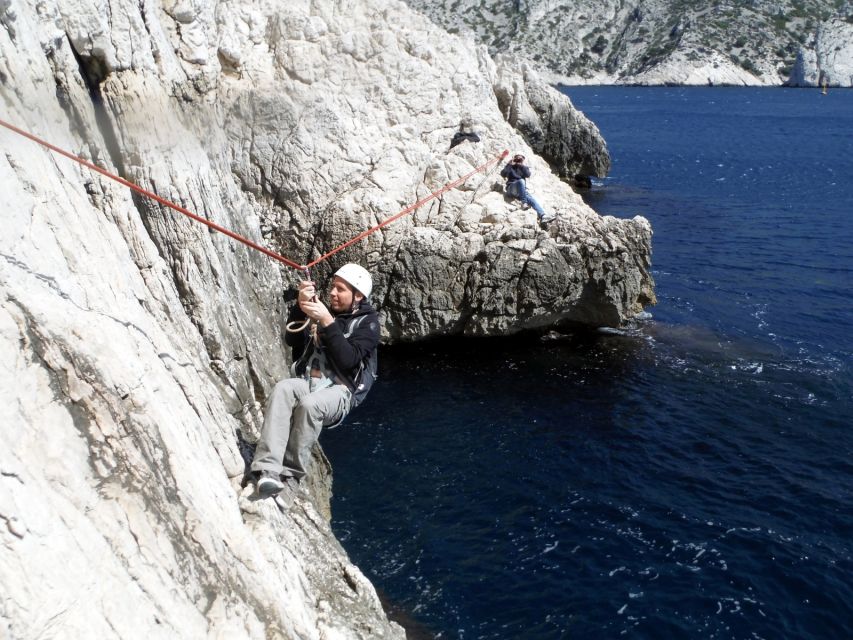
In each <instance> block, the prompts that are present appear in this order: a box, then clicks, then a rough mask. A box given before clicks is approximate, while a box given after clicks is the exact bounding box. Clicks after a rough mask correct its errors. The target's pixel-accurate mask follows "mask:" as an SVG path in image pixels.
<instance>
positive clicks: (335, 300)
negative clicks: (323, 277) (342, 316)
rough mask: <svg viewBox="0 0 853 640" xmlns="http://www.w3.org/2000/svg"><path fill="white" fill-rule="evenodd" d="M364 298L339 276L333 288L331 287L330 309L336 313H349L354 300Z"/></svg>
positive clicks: (333, 283) (333, 282) (333, 281)
mask: <svg viewBox="0 0 853 640" xmlns="http://www.w3.org/2000/svg"><path fill="white" fill-rule="evenodd" d="M363 297H364V296H362V295H361V294H360V293H358V292H356V291H355V290H354V289H353V288H352V287H351V286H349V285H348V284H347V283H346V282H344V281H343V280H341V279H340V278H339V277H338V276H335V278H334V279H333V280H332V286H331V287H329V307H330V308H331V309H332V311H333V312H334V313H344V312H346V311H349V310H350V308H352V302H353V299H355V300H361V299H362V298H363Z"/></svg>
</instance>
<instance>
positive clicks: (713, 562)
mask: <svg viewBox="0 0 853 640" xmlns="http://www.w3.org/2000/svg"><path fill="white" fill-rule="evenodd" d="M567 93H568V94H569V95H570V97H571V99H572V100H573V101H574V103H575V104H576V105H577V106H578V107H579V108H581V109H582V110H583V111H584V112H585V113H586V114H587V115H588V116H589V117H590V118H591V119H592V120H593V121H594V122H596V123H597V125H598V126H599V128H600V129H601V131H602V133H603V135H604V137H605V139H606V140H607V141H608V146H609V149H610V151H611V155H612V157H613V169H612V172H611V175H610V176H609V177H608V178H606V179H605V180H600V181H597V182H596V184H595V185H594V188H593V189H592V190H591V191H590V192H589V193H588V194H587V195H586V196H585V197H586V199H587V201H588V202H589V203H590V204H591V206H593V207H594V208H595V209H596V210H597V211H599V212H600V213H602V214H609V215H615V216H618V217H631V216H634V215H636V214H641V215H644V216H645V217H647V218H648V219H649V220H650V221H651V223H652V226H653V229H654V234H655V235H654V240H653V245H654V254H653V270H654V271H653V273H654V277H655V280H656V285H657V287H656V289H657V295H658V298H659V304H658V306H656V307H654V308H652V309H650V311H651V313H652V319H650V320H647V321H645V322H643V323H641V324H639V325H638V326H636V327H632V328H629V329H628V330H626V331H624V332H621V333H604V334H594V335H574V336H566V337H561V338H554V337H551V338H546V339H540V338H538V337H529V338H521V339H514V340H497V339H495V340H482V341H479V340H478V341H450V342H436V343H429V344H426V345H415V346H407V347H397V348H390V349H385V350H384V351H383V352H382V353H381V375H382V377H381V379H380V381H379V383H378V384H377V385H376V386H375V387H374V390H373V391H372V393H371V397H370V398H369V399H368V401H367V402H366V404H365V405H363V406H362V407H361V408H359V409H358V410H357V412H355V413H353V414H352V416H351V417H350V419H349V421H348V424H347V425H346V426H344V427H342V428H340V429H338V430H334V431H330V432H328V433H324V435H323V437H322V443H323V445H324V448H325V451H326V453H327V455H328V456H329V458H330V459H331V461H332V464H333V467H334V473H335V485H334V490H335V496H334V499H333V504H332V509H333V518H334V520H333V527H334V529H335V531H336V533H337V534H338V536H339V537H340V539H341V540H342V542H343V544H344V546H345V548H346V549H347V551H348V553H349V554H350V556H351V557H352V559H353V561H354V562H356V563H357V564H358V565H359V566H360V567H361V568H362V569H363V570H364V571H365V573H366V574H367V575H368V576H369V577H370V578H371V579H372V580H373V581H374V584H376V585H377V587H378V588H379V589H380V590H381V591H382V592H383V593H384V595H385V597H386V598H387V599H388V601H389V602H391V603H393V605H394V607H399V608H400V609H402V610H404V611H405V612H407V614H408V616H409V624H410V625H411V629H412V636H413V637H439V638H464V639H473V638H495V639H498V638H500V639H516V638H517V639H531V638H534V639H538V638H615V637H621V636H623V635H625V636H627V637H633V638H767V639H771V638H772V639H775V638H797V639H817V638H821V639H823V638H848V637H853V490H852V489H851V487H853V402H851V395H853V370H852V369H853V368H851V363H853V357H851V356H853V311H851V301H853V248H852V247H853V219H851V216H853V91H840V90H839V91H831V92H830V93H829V94H828V95H827V96H822V95H820V93H819V92H818V91H816V90H781V89H772V90H771V89H731V88H729V89H724V88H696V89H683V88H678V89H668V88H592V87H588V88H582V89H580V88H571V89H567Z"/></svg>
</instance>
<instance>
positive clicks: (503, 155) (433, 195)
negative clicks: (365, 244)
mask: <svg viewBox="0 0 853 640" xmlns="http://www.w3.org/2000/svg"><path fill="white" fill-rule="evenodd" d="M508 155H509V151H507V150H506V149H504V151H503V153H501V155H499V156H498V157H497V158H492V159H491V160H489V161H488V162H486V163H485V164H481V165H480V166H479V167H477V168H476V169H474V170H473V171H471V172H470V173H466V174H465V175H464V176H462V177H461V178H457V179H456V180H454V181H453V182H448V183H447V184H446V185H444V186H443V187H442V188H441V189H439V190H438V191H433V192H432V193H431V194H429V195H428V196H427V197H426V198H423V199H422V200H418V201H417V202H416V203H415V204H413V205H410V206H408V207H406V208H405V209H403V210H402V211H400V212H399V213H395V214H394V215H393V216H391V217H390V218H385V220H383V221H382V222H380V223H379V224H377V225H376V226H374V227H370V229H368V230H367V231H362V232H361V233H360V234H358V235H357V236H356V237H355V238H353V239H352V240H347V241H346V242H344V243H343V244H342V245H340V246H338V247H335V248H334V249H332V250H331V251H329V252H328V253H324V254H323V255H322V256H320V257H319V258H317V259H316V260H314V261H313V262H309V263H308V265H307V267H308V268H311V267H313V266H314V265H316V264H317V263H318V262H322V261H323V260H325V259H326V258H328V257H329V256H333V255H335V254H336V253H337V252H338V251H342V250H343V249H346V248H347V247H348V246H350V245H351V244H355V243H356V242H358V241H359V240H363V239H364V238H366V237H367V236H369V235H370V234H371V233H373V232H374V231H378V230H379V229H381V228H382V227H385V226H387V225H389V224H391V223H392V222H394V221H395V220H398V219H399V218H402V217H403V216H405V215H407V214H409V213H411V212H412V211H414V210H415V209H418V208H420V207H422V206H423V205H424V204H426V203H427V202H429V201H430V200H432V199H433V198H437V197H438V196H440V195H441V194H442V193H445V192H447V191H450V190H451V189H454V188H455V187H458V186H459V185H460V184H462V183H463V182H465V181H466V180H467V179H468V178H470V177H471V176H473V175H474V174H476V173H479V172H480V171H482V170H483V169H485V168H486V167H488V166H489V165H490V164H492V163H498V162H500V161H501V160H503V159H504V158H506V157H507V156H508Z"/></svg>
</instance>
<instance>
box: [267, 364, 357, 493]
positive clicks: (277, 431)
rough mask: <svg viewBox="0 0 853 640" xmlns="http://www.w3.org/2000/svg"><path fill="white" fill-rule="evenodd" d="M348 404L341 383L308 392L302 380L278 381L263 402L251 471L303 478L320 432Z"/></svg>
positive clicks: (347, 393)
mask: <svg viewBox="0 0 853 640" xmlns="http://www.w3.org/2000/svg"><path fill="white" fill-rule="evenodd" d="M351 404H352V394H351V393H350V390H349V389H347V388H346V387H345V386H344V385H342V384H335V385H332V386H330V387H326V388H325V389H320V390H319V391H313V392H312V391H311V386H310V384H309V382H308V381H307V380H303V379H302V378H288V379H287V380H281V381H280V382H279V383H278V384H276V385H275V388H274V389H273V392H272V395H271V396H270V398H269V401H268V402H267V406H266V411H265V412H264V428H263V430H262V431H261V437H260V439H259V440H258V446H257V448H256V449H255V459H254V460H253V461H252V471H269V472H271V473H273V474H279V475H282V476H293V477H295V478H301V477H303V476H304V475H305V473H306V471H305V469H306V467H307V465H308V461H309V460H310V459H311V449H312V447H313V446H314V443H315V442H317V439H318V438H319V437H320V431H321V430H322V429H323V427H328V426H329V425H333V424H336V423H337V422H340V421H341V420H342V419H343V418H344V416H346V414H347V413H348V412H349V410H350V405H351ZM282 461H284V464H282Z"/></svg>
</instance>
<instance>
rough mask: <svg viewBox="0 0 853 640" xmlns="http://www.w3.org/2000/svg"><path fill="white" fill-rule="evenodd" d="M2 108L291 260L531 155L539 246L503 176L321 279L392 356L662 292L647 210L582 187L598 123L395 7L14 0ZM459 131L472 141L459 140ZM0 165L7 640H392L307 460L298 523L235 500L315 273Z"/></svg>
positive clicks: (424, 212) (2, 20) (131, 201)
mask: <svg viewBox="0 0 853 640" xmlns="http://www.w3.org/2000/svg"><path fill="white" fill-rule="evenodd" d="M0 118H2V119H3V120H5V121H10V122H11V123H12V124H14V125H16V126H18V127H21V128H23V129H25V130H28V131H30V132H32V133H34V134H36V135H38V136H40V137H43V138H45V139H47V140H48V141H50V142H51V143H53V144H55V145H57V146H59V147H61V148H63V149H67V150H68V151H70V152H72V153H74V154H76V155H79V156H82V157H83V158H85V159H87V160H89V161H92V162H94V163H96V164H98V165H101V166H103V167H105V168H106V169H108V170H110V171H112V172H115V173H117V174H120V175H121V176H123V177H125V178H127V179H128V180H131V181H134V182H137V183H139V184H140V185H141V186H143V187H144V188H146V189H149V190H151V191H154V192H156V193H157V194H159V195H160V196H163V197H165V198H169V199H171V200H174V201H176V202H177V203H178V204H179V205H181V206H184V207H186V208H188V209H190V210H192V211H195V212H196V213H197V214H199V215H202V216H205V217H207V218H209V219H210V220H212V221H214V222H216V223H218V224H220V225H223V226H225V227H228V228H230V229H233V230H234V231H236V232H238V233H240V234H242V235H244V236H247V237H249V238H250V239H252V240H253V241H255V242H257V243H260V244H262V245H264V246H267V247H270V248H271V249H273V250H275V251H278V252H280V253H282V254H284V255H285V256H288V257H290V258H292V259H294V260H296V261H298V262H299V263H300V264H301V263H303V262H307V261H309V260H310V259H312V258H315V257H318V256H319V255H320V254H322V253H323V252H324V251H326V250H328V249H330V248H332V247H334V246H336V245H337V244H339V243H341V242H343V241H344V240H348V239H350V238H351V237H353V236H354V235H356V234H357V233H359V232H361V231H363V230H364V229H366V228H368V227H370V226H371V225H374V224H376V223H377V222H378V221H379V220H382V219H384V218H386V217H388V216H390V215H391V214H394V213H396V212H397V211H399V210H400V209H402V208H403V207H405V206H407V205H410V204H412V203H413V202H414V201H415V200H417V199H418V198H421V197H423V196H426V195H427V194H429V193H430V192H432V191H434V190H436V189H439V188H440V187H441V186H442V185H444V184H446V183H447V182H449V181H451V180H454V179H455V178H458V177H459V176H461V175H464V174H466V173H468V172H470V171H472V170H473V169H474V168H475V167H478V166H480V165H482V164H483V163H484V162H486V161H487V160H490V159H494V158H496V157H497V155H498V154H499V153H501V152H502V151H503V150H504V149H508V150H511V151H512V152H521V153H524V154H525V155H527V156H528V159H529V162H530V165H531V166H532V167H533V172H534V174H533V178H532V179H531V181H530V187H531V189H533V190H534V191H535V193H536V195H537V196H538V197H539V199H540V200H541V201H542V202H543V203H544V204H545V205H546V206H547V208H548V209H549V211H552V212H555V213H556V214H557V220H556V221H555V222H554V223H552V224H551V225H550V226H549V227H548V228H547V229H543V228H540V227H539V226H538V225H537V223H536V221H535V218H534V214H533V212H531V211H525V210H523V209H521V208H520V207H519V206H518V203H517V202H513V201H510V200H508V199H506V198H505V197H504V195H503V194H502V193H501V192H500V188H499V186H498V189H495V188H494V186H495V183H498V185H499V183H500V182H501V181H500V180H499V179H498V178H496V173H495V172H494V171H492V172H491V173H490V174H487V175H484V174H477V175H476V176H474V177H473V178H472V179H470V180H469V181H468V182H466V183H465V184H464V185H462V186H461V187H460V188H458V189H454V190H452V191H449V192H447V193H445V194H443V195H442V197H440V198H436V199H435V200H433V201H431V202H430V203H429V205H428V206H424V207H423V208H421V209H419V210H418V211H417V212H416V213H415V214H413V215H411V216H409V217H407V218H405V219H403V220H401V221H400V222H398V223H396V224H394V225H391V226H389V227H387V228H386V229H383V230H382V231H381V232H379V233H376V234H374V235H372V236H370V238H369V239H368V240H365V241H364V242H361V243H359V244H357V245H355V246H354V247H352V248H350V249H348V250H347V251H346V252H345V253H343V254H341V255H338V256H336V257H335V258H334V259H333V260H330V261H329V262H325V263H322V264H321V265H320V266H319V267H318V268H317V269H315V270H314V272H313V274H312V275H313V276H314V277H315V278H318V279H319V280H320V281H321V282H323V281H326V280H327V279H328V277H329V275H330V272H331V271H332V270H333V269H334V268H335V267H336V266H338V265H340V264H341V263H342V262H344V261H348V260H357V261H359V262H361V263H362V264H364V265H365V266H367V267H368V268H370V270H371V271H372V272H373V273H374V274H375V279H376V286H375V288H374V291H375V295H374V298H375V302H376V304H377V306H378V307H379V308H380V309H381V310H382V314H383V315H382V323H383V339H384V340H385V341H386V342H393V341H402V340H418V339H421V338H424V337H426V336H433V335H452V334H464V335H490V334H511V333H515V332H518V331H522V330H524V329H536V328H546V327H550V326H552V325H554V324H555V323H557V322H560V321H574V322H581V323H585V324H588V325H592V326H600V325H603V324H606V325H615V324H619V323H621V322H624V321H625V320H627V319H628V318H630V317H631V316H633V315H634V314H636V313H638V312H639V311H640V310H642V308H643V307H644V306H645V305H648V304H651V303H652V302H653V301H654V291H653V281H652V277H651V275H650V254H651V227H650V225H649V223H648V221H646V220H645V219H643V218H641V217H636V218H633V219H624V220H621V219H615V218H611V217H601V216H598V215H597V214H596V213H595V212H594V211H592V210H591V209H590V208H589V207H587V206H586V205H585V204H584V203H583V201H582V199H581V198H580V196H578V195H577V194H575V193H574V192H573V191H572V189H571V187H570V186H569V185H568V184H566V182H565V180H566V179H570V178H571V177H572V176H573V175H574V174H576V173H578V172H582V173H592V174H596V175H604V174H605V173H606V172H607V170H608V168H609V162H610V159H609V156H608V154H607V150H606V146H605V144H604V141H603V140H602V139H601V136H600V135H599V133H598V130H597V129H596V128H595V126H594V124H592V123H591V122H589V121H588V120H587V119H586V118H585V117H584V116H583V114H580V113H579V112H577V111H576V110H575V109H574V108H573V107H572V105H571V103H570V102H569V100H568V99H567V98H565V96H562V95H560V94H559V93H558V92H557V91H555V90H554V89H552V88H551V87H550V86H548V85H547V84H546V83H544V82H542V81H541V80H540V79H539V78H538V76H537V74H536V73H535V72H534V71H533V70H532V69H530V68H529V67H527V66H525V65H523V64H520V63H519V62H518V61H516V60H514V59H500V60H494V59H492V58H491V57H490V56H489V55H488V53H487V52H486V51H485V48H484V47H479V46H474V45H473V44H472V43H470V42H469V41H467V40H465V39H461V38H458V37H455V36H450V35H448V34H447V33H446V32H445V31H443V30H442V29H440V28H438V27H436V26H435V25H433V24H432V23H431V22H429V21H428V20H427V19H426V18H424V17H423V16H422V15H420V14H416V13H415V12H413V11H412V10H411V9H410V8H409V7H407V6H406V5H404V4H402V3H399V2H392V1H390V0H352V1H349V2H346V3H341V2H338V1H337V0H311V1H308V0H294V1H292V2H286V3H285V2H280V3H279V2H270V1H268V0H257V1H253V0H220V1H217V2H214V1H213V0H193V1H187V2H184V1H182V0H178V1H176V0H164V1H163V2H162V3H160V2H155V1H151V0H144V1H139V0H111V1H110V2H102V1H100V0H44V1H42V2H38V3H35V2H31V1H30V0H0ZM463 119H468V120H471V126H472V127H473V128H474V129H475V130H476V131H477V132H478V133H479V135H480V138H481V142H479V143H472V142H465V143H463V144H462V145H459V146H458V147H455V148H454V149H453V150H450V149H449V142H450V139H451V136H452V135H453V133H454V132H455V131H456V130H457V128H458V127H459V124H460V121H461V120H463ZM0 149H2V153H0V184H2V189H0V219H1V220H2V227H3V228H2V233H0V354H1V355H2V357H0V435H2V446H0V585H2V598H0V637H2V638H4V639H5V638H10V639H13V640H19V639H21V640H23V639H30V638H40V637H44V638H98V639H106V638H122V639H124V640H127V639H133V638H144V639H146V640H149V639H155V638H168V639H169V640H172V639H174V638H193V639H195V638H206V637H210V638H268V639H272V638H298V639H313V640H320V639H331V638H335V639H373V638H401V637H402V636H403V630H402V629H401V628H400V627H399V626H397V625H396V624H394V623H392V622H389V620H388V619H387V618H386V616H385V613H384V611H383V610H382V607H381V606H380V603H379V599H378V597H377V594H376V592H375V590H374V588H373V586H372V585H371V584H370V583H369V582H368V580H367V579H366V578H365V577H364V576H363V575H362V574H361V572H360V571H359V570H358V568H357V567H355V566H353V565H352V563H351V562H350V561H349V559H348V558H347V555H346V553H345V552H344V550H343V549H342V548H341V546H340V544H338V542H337V540H336V539H335V538H334V536H333V535H332V532H331V529H330V527H329V523H328V518H329V494H330V482H331V480H330V473H329V465H328V462H327V461H326V460H325V458H324V457H323V455H322V452H321V451H320V450H319V449H316V450H315V465H314V469H313V471H312V472H311V474H310V477H311V479H312V482H311V484H310V486H309V491H308V492H307V493H306V494H305V495H302V496H300V497H299V498H298V499H296V500H295V502H294V503H293V504H292V505H291V506H290V507H289V508H285V509H283V510H280V509H279V508H277V507H276V505H275V504H273V502H272V501H270V500H266V501H262V502H257V501H252V500H251V497H250V492H249V491H247V490H244V489H242V488H241V486H240V484H241V477H242V472H243V468H244V464H243V459H242V458H241V456H240V454H239V449H238V438H237V433H238V430H239V431H240V432H241V433H242V434H243V435H245V436H246V437H247V438H249V439H251V438H252V437H253V436H255V435H256V434H257V432H258V429H259V425H260V424H261V419H262V415H261V414H262V408H263V405H264V402H265V400H266V398H267V395H268V392H269V390H270V388H271V386H272V385H273V384H274V383H275V381H276V380H277V379H279V378H282V377H284V376H286V375H287V371H288V364H289V362H288V360H289V354H288V353H287V352H286V350H285V349H284V348H283V345H282V341H281V321H282V318H283V315H284V311H285V301H284V296H283V293H284V292H285V291H286V290H287V289H289V288H292V287H293V286H294V284H295V283H296V281H297V280H298V279H299V278H300V277H301V276H300V274H299V273H298V272H296V271H294V270H292V269H288V268H284V267H282V266H281V265H279V264H278V263H276V262H273V261H272V260H270V259H268V258H267V257H266V256H264V255H262V254H261V253H259V252H257V251H253V250H251V249H248V248H247V247H245V246H244V245H241V244H237V243H235V242H234V241H232V240H230V239H228V238H227V237H225V236H223V235H220V234H217V233H213V232H211V231H209V230H208V229H207V228H206V227H204V226H202V225H200V224H197V223H196V222H193V221H191V220H190V219H188V218H186V217H183V216H181V215H179V214H177V213H175V212H174V211H172V210H171V209H167V208H165V207H163V206H161V205H159V204H157V203H156V202H154V201H153V200H150V199H148V198H145V197H142V196H138V195H136V194H134V193H132V192H131V191H129V190H128V189H127V188H126V187H124V186H121V185H119V184H117V183H115V182H112V181H110V180H107V179H105V178H103V177H102V176H101V175H99V174H97V173H95V172H94V171H92V170H90V169H84V168H82V167H81V166H79V165H78V164H75V163H74V162H72V161H70V160H69V159H67V158H65V157H62V156H60V155H57V154H55V153H52V152H50V151H47V150H46V149H44V148H42V147H41V146H38V145H37V144H35V143H34V142H32V141H30V140H27V139H25V138H23V137H20V136H18V135H16V134H14V133H12V132H10V131H8V130H6V129H2V128H0ZM368 402H369V399H368ZM365 464H369V461H365ZM364 517H365V518H370V514H369V513H368V514H364Z"/></svg>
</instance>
